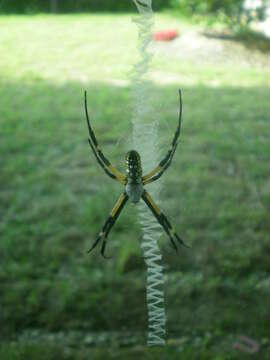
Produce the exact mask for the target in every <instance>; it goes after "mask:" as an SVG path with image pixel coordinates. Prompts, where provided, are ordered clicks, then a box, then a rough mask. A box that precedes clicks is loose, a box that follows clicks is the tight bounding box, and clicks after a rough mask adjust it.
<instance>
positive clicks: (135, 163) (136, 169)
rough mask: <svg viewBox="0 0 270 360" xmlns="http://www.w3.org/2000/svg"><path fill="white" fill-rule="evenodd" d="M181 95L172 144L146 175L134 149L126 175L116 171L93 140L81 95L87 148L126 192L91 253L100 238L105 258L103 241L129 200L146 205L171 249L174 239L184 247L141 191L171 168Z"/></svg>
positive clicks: (176, 141)
mask: <svg viewBox="0 0 270 360" xmlns="http://www.w3.org/2000/svg"><path fill="white" fill-rule="evenodd" d="M179 95H180V113H179V121H178V126H177V129H176V132H175V134H174V138H173V141H172V144H171V147H170V149H169V151H168V152H167V154H166V155H165V157H164V158H163V159H162V160H161V161H160V163H159V164H158V165H157V166H156V167H155V168H154V169H153V170H152V171H150V172H149V173H148V174H146V175H144V176H143V174H142V166H141V158H140V155H139V153H138V152H137V151H136V150H130V151H129V152H128V153H127V154H126V173H127V174H126V175H124V174H122V173H121V172H120V171H118V170H117V169H116V168H115V167H114V166H113V165H112V164H111V163H110V161H109V160H108V159H107V158H106V157H105V156H104V154H103V152H102V151H101V149H100V147H99V145H98V142H97V139H96V137H95V134H94V131H93V129H92V127H91V124H90V120H89V116H88V110H87V100H86V92H85V96H84V105H85V113H86V120H87V125H88V130H89V139H88V141H89V145H90V147H91V149H92V151H93V153H94V155H95V158H96V160H97V162H98V163H99V165H100V166H101V167H102V168H103V170H104V171H105V173H106V174H107V175H108V176H110V177H111V178H112V179H114V180H116V181H118V182H120V183H121V184H123V185H125V191H124V192H123V193H122V195H121V196H120V198H119V199H118V201H117V203H116V204H115V206H114V208H113V209H112V211H111V213H110V215H109V217H108V219H107V220H106V222H105V224H104V225H103V228H102V230H101V231H100V233H99V234H98V236H97V239H96V241H95V242H94V244H93V245H92V247H91V249H90V250H89V252H90V251H92V250H93V249H94V248H95V247H96V246H97V244H98V243H99V241H100V240H101V239H102V238H103V242H102V247H101V254H102V256H103V257H105V247H106V240H107V237H108V235H109V232H110V230H111V228H112V227H113V225H114V223H115V221H116V220H117V218H118V216H119V215H120V212H121V210H122V209H123V208H124V206H125V204H126V202H127V201H128V199H130V201H131V202H133V203H135V204H136V203H138V202H139V201H140V199H143V201H144V202H145V203H146V205H147V206H148V207H149V209H150V210H151V211H152V213H153V215H154V216H155V217H156V219H157V221H158V222H159V223H160V225H161V226H162V227H163V229H164V230H165V231H166V233H167V235H168V236H169V238H170V240H171V243H172V245H173V247H174V249H175V250H176V251H177V246H176V243H175V240H177V241H178V242H179V243H180V244H181V245H184V246H186V245H185V243H184V242H183V241H182V240H181V239H180V237H179V236H178V235H177V234H176V232H175V231H174V229H173V227H172V225H171V224H170V222H169V220H168V219H167V217H166V216H165V215H164V214H163V212H162V211H161V210H160V208H159V207H158V206H157V205H156V204H155V202H154V200H153V199H152V198H151V196H150V194H149V193H148V192H147V191H146V190H145V189H144V186H145V185H147V184H149V183H151V182H153V181H155V180H157V179H159V178H160V177H161V175H162V174H163V173H164V171H165V170H166V169H167V168H168V167H169V166H170V164H171V162H172V158H173V155H174V153H175V150H176V147H177V144H178V138H179V135H180V130H181V119H182V97H181V91H180V90H179Z"/></svg>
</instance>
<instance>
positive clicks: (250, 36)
mask: <svg viewBox="0 0 270 360" xmlns="http://www.w3.org/2000/svg"><path fill="white" fill-rule="evenodd" d="M203 35H204V36H206V37H207V38H210V39H211V38H212V39H221V40H224V41H236V42H239V43H241V44H243V45H245V47H246V48H248V49H249V50H259V51H261V52H263V53H268V52H270V38H269V37H267V36H265V35H264V34H263V33H261V32H258V31H254V30H252V29H250V28H243V29H240V30H239V31H238V32H235V33H233V32H230V33H228V32H227V33H225V32H222V33H217V32H210V31H205V32H203Z"/></svg>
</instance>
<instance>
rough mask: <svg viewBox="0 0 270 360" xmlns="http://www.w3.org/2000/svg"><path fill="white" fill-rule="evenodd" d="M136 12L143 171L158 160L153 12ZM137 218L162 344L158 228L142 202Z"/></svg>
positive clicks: (137, 123) (136, 121)
mask: <svg viewBox="0 0 270 360" xmlns="http://www.w3.org/2000/svg"><path fill="white" fill-rule="evenodd" d="M133 1H134V3H135V4H136V6H137V8H138V11H139V13H140V15H139V17H138V18H136V19H133V21H134V22H135V23H136V24H137V26H138V32H139V46H138V47H139V53H140V59H139V61H138V62H137V63H136V64H135V66H134V68H133V71H132V86H131V87H132V98H133V116H132V125H133V148H134V149H135V150H137V151H138V152H139V153H140V154H141V158H142V167H143V172H144V173H146V172H148V171H149V170H152V168H153V167H155V166H156V165H157V164H158V163H159V161H160V154H159V148H160V146H159V138H158V121H156V120H155V119H154V109H153V108H152V105H151V103H152V102H151V87H152V84H151V83H150V82H149V81H147V80H146V74H147V72H148V70H149V65H150V62H151V60H152V54H151V53H150V52H149V51H148V50H147V48H148V46H149V44H150V42H151V41H152V28H153V24H154V21H153V13H152V0H133ZM161 184H162V183H161V182H160V181H158V182H155V183H153V184H151V185H150V186H149V187H150V193H151V195H152V196H153V198H154V199H155V201H156V202H157V203H159V197H160V191H161ZM138 207H139V221H140V224H141V226H142V229H143V239H142V242H141V248H142V251H143V254H144V259H145V262H146V265H147V307H148V345H149V346H152V345H164V344H165V333H166V331H165V324H166V316H165V309H164V276H163V267H162V265H161V264H160V261H161V260H162V256H161V254H160V250H159V247H158V244H157V240H158V239H159V238H160V236H161V234H162V231H161V226H160V225H159V224H158V222H157V221H156V219H155V218H154V216H153V215H152V213H151V212H150V210H149V209H148V208H147V207H146V205H145V204H144V202H140V203H139V205H138Z"/></svg>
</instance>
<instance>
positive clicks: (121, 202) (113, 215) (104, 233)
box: [88, 192, 128, 259]
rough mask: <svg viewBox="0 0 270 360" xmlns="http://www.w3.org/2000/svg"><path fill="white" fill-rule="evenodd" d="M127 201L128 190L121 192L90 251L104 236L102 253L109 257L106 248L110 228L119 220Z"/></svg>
mask: <svg viewBox="0 0 270 360" xmlns="http://www.w3.org/2000/svg"><path fill="white" fill-rule="evenodd" d="M127 201H128V195H127V193H126V192H124V193H123V194H121V196H120V197H119V199H118V200H117V202H116V204H115V205H114V207H113V209H112V211H111V212H110V215H109V217H108V219H107V220H106V221H105V224H104V225H103V228H102V230H101V231H100V233H99V234H98V237H97V239H96V241H95V242H94V244H93V245H92V247H91V248H90V249H89V250H88V252H91V251H92V250H93V249H94V248H95V247H96V246H97V245H98V243H99V241H100V240H101V238H103V237H104V239H103V242H102V247H101V255H102V256H103V257H104V258H105V259H108V257H106V256H105V248H106V241H107V237H108V235H109V232H110V230H111V229H112V227H113V225H114V223H115V221H116V220H117V218H118V216H119V215H120V213H121V211H122V209H123V208H124V206H125V204H126V202H127Z"/></svg>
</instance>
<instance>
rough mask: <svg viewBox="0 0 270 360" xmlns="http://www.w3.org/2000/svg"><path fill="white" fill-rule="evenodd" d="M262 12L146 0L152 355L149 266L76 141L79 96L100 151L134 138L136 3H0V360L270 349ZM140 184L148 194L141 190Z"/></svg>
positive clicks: (269, 28) (263, 352)
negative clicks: (167, 228)
mask: <svg viewBox="0 0 270 360" xmlns="http://www.w3.org/2000/svg"><path fill="white" fill-rule="evenodd" d="M269 8H270V4H269V2H267V1H259V0H258V1H251V0H250V1H244V2H243V1H240V0H234V1H232V0H219V1H217V0H203V1H199V0H190V1H187V0H153V9H154V11H155V29H154V31H155V32H156V31H160V30H168V29H170V30H171V29H174V30H176V31H177V33H178V36H177V37H176V38H175V39H174V40H171V41H153V43H152V45H151V51H153V52H154V54H155V55H154V60H153V63H152V65H151V71H150V72H149V75H148V78H149V80H151V81H152V90H151V93H149V102H151V104H152V106H153V108H154V111H155V114H154V116H155V117H156V118H157V119H158V120H159V124H160V128H159V133H160V140H161V143H162V151H164V154H165V153H166V151H167V149H168V146H169V144H170V142H171V140H172V136H173V133H174V131H175V128H176V124H177V118H178V107H179V104H178V89H179V88H181V89H182V92H183V123H182V133H181V141H180V145H179V147H178V149H177V152H176V154H175V157H174V160H173V162H172V166H171V167H170V168H169V169H168V171H167V172H166V173H165V174H164V175H163V190H162V194H161V204H160V205H161V207H162V209H163V210H164V212H165V213H166V214H167V215H168V217H169V218H170V219H171V222H172V223H173V224H174V225H175V228H176V229H177V232H178V233H179V234H180V236H181V237H182V238H183V239H185V241H186V242H187V243H188V244H190V245H191V246H192V249H191V250H189V249H184V248H183V249H180V254H179V255H176V254H175V253H174V251H173V250H172V249H171V247H170V244H169V240H168V238H167V237H166V235H165V234H164V235H163V237H162V238H161V239H160V241H159V245H160V248H161V252H162V254H163V264H164V267H165V278H166V286H165V297H166V304H165V305H166V313H167V319H168V322H167V330H168V346H166V347H164V348H153V349H149V348H147V347H146V346H145V343H146V335H147V307H146V290H145V285H146V266H145V264H144V261H143V258H142V252H141V249H140V241H141V238H142V233H141V230H140V226H139V224H138V221H137V211H136V209H135V208H134V206H132V205H131V204H128V205H127V206H126V208H125V210H124V211H123V213H122V214H121V216H120V218H119V220H118V221H117V223H116V225H115V226H114V228H113V230H112V232H111V234H110V238H109V241H108V245H107V252H108V255H111V256H112V259H111V260H109V261H105V260H104V259H103V258H102V257H101V256H100V253H99V249H96V251H94V252H92V253H91V254H87V253H86V251H87V250H88V249H89V247H90V246H91V244H92V243H93V241H94V240H95V236H96V234H97V233H98V232H99V231H100V228H101V226H102V225H103V223H104V221H105V219H106V217H107V216H108V214H109V212H110V210H111V208H112V207H113V205H114V203H115V201H116V199H117V198H118V196H119V194H120V192H121V191H122V188H121V186H119V185H118V184H117V183H114V182H113V181H111V180H110V179H109V178H108V177H106V175H105V174H104V172H103V171H102V170H101V169H100V167H99V166H98V164H97V163H96V161H95V159H94V157H93V154H92V153H91V151H90V148H89V146H88V143H87V137H88V134H87V127H86V121H85V116H84V109H83V91H84V89H86V90H87V91H88V106H89V113H90V116H91V119H92V124H93V127H94V129H95V132H96V135H97V138H98V140H99V143H100V145H101V147H102V148H103V150H104V153H105V154H107V155H109V157H110V159H111V161H112V162H113V164H115V165H116V166H117V167H118V168H119V169H121V170H122V171H124V154H125V152H126V151H127V150H128V147H129V142H130V139H131V133H132V127H131V112H132V96H131V81H130V79H131V70H132V67H133V65H134V64H135V63H136V61H137V60H138V49H137V36H138V30H137V27H136V24H134V23H133V22H132V18H133V17H134V16H136V13H137V10H136V7H135V5H134V4H133V2H132V1H131V0H130V1H126V0H125V1H121V0H118V1H113V0H99V1H94V0H93V1H92V0H76V1H75V0H51V1H45V0H28V1H21V0H20V1H19V0H17V1H15V0H0V12H1V15H0V149H1V157H0V359H1V360H7V359H9V360H13V359H16V360H17V359H23V360H24V359H35V360H40V359H46V360H47V359H55V358H56V357H57V358H58V359H67V360H70V359H104V358H106V359H116V358H117V359H137V358H138V356H141V357H142V358H144V359H164V358H169V359H218V360H223V359H230V360H231V359H246V358H247V356H249V355H250V354H252V356H253V358H254V359H269V358H270V333H269V324H270V300H269V299H270V296H269V295H270V276H269V271H270V261H269V258H270V235H269V233H270V179H269V171H270V161H269V160H270V142H269V138H270V34H269V32H270V24H269V22H270V20H269V19H270V14H269V11H270V10H269ZM150 191H151V188H150Z"/></svg>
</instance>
